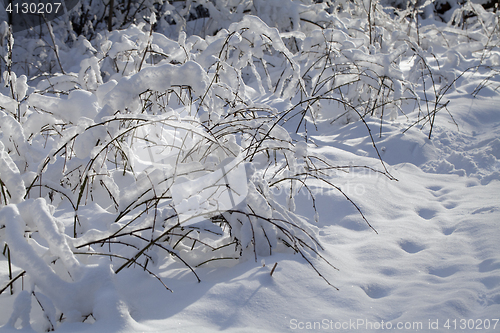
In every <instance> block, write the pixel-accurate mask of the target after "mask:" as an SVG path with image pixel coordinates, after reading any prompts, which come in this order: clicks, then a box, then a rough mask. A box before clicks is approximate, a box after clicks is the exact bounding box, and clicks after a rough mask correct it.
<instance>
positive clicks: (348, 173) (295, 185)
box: [269, 165, 385, 200]
mask: <svg viewBox="0 0 500 333" xmlns="http://www.w3.org/2000/svg"><path fill="white" fill-rule="evenodd" d="M334 171H335V172H334V173H333V174H332V180H331V181H332V183H334V184H335V186H337V187H338V189H340V190H341V191H342V192H343V193H344V194H346V195H347V196H355V197H360V196H363V195H365V194H366V193H367V191H368V190H369V189H370V187H371V186H372V185H370V183H369V182H368V181H369V180H370V179H375V178H376V179H383V178H384V177H385V176H384V175H383V174H382V173H380V172H377V171H376V170H374V169H371V168H369V167H356V166H353V165H350V166H348V167H345V168H344V167H341V168H339V169H337V170H334ZM301 180H303V179H301ZM301 180H293V179H290V180H289V181H284V182H281V183H280V184H277V185H275V186H271V188H270V189H269V190H270V192H271V194H273V196H275V197H280V196H286V197H289V196H290V193H292V192H293V197H295V198H299V197H300V199H301V200H302V199H305V200H310V199H311V196H315V197H316V196H323V195H329V193H330V192H333V193H337V192H338V189H333V188H332V187H331V186H329V185H326V184H325V183H323V182H314V181H313V182H302V181H301Z"/></svg>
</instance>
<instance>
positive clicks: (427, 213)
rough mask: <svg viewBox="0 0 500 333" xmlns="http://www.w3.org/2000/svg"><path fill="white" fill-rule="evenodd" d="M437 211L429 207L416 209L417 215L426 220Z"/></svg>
mask: <svg viewBox="0 0 500 333" xmlns="http://www.w3.org/2000/svg"><path fill="white" fill-rule="evenodd" d="M436 213H437V211H436V210H434V209H429V208H421V209H419V210H418V215H419V216H420V217H421V218H423V219H426V220H430V219H432V218H433V217H434V216H436Z"/></svg>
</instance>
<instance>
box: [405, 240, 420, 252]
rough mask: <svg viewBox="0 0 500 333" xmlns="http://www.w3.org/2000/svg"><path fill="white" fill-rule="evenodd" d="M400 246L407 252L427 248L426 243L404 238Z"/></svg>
mask: <svg viewBox="0 0 500 333" xmlns="http://www.w3.org/2000/svg"><path fill="white" fill-rule="evenodd" d="M399 246H401V248H402V249H403V251H405V252H407V253H417V252H420V251H422V250H424V249H425V246H424V245H421V244H418V243H415V242H412V241H409V240H404V241H401V242H400V243H399Z"/></svg>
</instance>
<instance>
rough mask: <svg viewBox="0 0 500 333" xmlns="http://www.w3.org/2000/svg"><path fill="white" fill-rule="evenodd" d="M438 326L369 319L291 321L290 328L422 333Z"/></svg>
mask: <svg viewBox="0 0 500 333" xmlns="http://www.w3.org/2000/svg"><path fill="white" fill-rule="evenodd" d="M434 326H436V324H435V323H432V322H431V321H430V320H429V322H428V323H424V322H422V321H414V322H411V321H408V322H395V323H393V322H390V321H387V322H386V321H383V320H381V321H371V320H368V319H362V318H358V319H349V320H344V321H336V320H332V319H326V318H325V319H322V320H320V321H300V320H298V319H291V320H290V326H289V327H290V328H291V329H292V330H298V331H301V330H307V331H341V332H344V331H351V330H352V331H366V330H399V331H403V330H407V331H420V330H423V329H424V328H425V329H433V327H434Z"/></svg>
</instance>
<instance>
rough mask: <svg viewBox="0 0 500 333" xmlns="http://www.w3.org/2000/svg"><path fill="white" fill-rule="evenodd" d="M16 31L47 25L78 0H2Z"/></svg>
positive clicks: (66, 11)
mask: <svg viewBox="0 0 500 333" xmlns="http://www.w3.org/2000/svg"><path fill="white" fill-rule="evenodd" d="M2 2H3V7H4V9H5V13H6V14H7V21H8V23H9V24H10V25H11V26H12V30H13V32H14V33H16V32H19V31H23V30H27V29H30V28H35V27H37V26H40V25H45V24H46V23H47V22H49V21H52V20H54V19H56V18H58V17H60V16H62V15H64V14H65V13H68V12H69V11H70V10H71V9H73V7H75V6H76V4H77V3H78V0H2Z"/></svg>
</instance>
